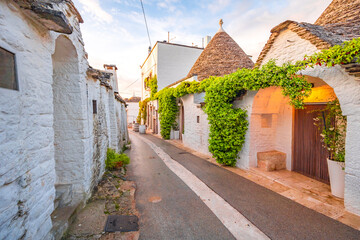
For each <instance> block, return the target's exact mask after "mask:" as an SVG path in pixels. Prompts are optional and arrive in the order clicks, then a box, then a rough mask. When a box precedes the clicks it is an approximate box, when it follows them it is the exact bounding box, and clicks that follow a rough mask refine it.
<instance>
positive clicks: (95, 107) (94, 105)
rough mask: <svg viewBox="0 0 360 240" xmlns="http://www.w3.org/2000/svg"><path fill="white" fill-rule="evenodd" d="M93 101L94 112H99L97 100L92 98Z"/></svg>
mask: <svg viewBox="0 0 360 240" xmlns="http://www.w3.org/2000/svg"><path fill="white" fill-rule="evenodd" d="M92 103H93V114H97V105H96V100H92Z"/></svg>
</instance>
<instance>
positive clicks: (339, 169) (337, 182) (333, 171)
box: [327, 159, 345, 198]
mask: <svg viewBox="0 0 360 240" xmlns="http://www.w3.org/2000/svg"><path fill="white" fill-rule="evenodd" d="M327 163H328V169H329V178H330V187H331V194H332V195H334V196H335V197H339V198H344V189H345V171H344V170H343V168H344V167H345V163H344V162H336V161H333V160H330V159H328V160H327Z"/></svg>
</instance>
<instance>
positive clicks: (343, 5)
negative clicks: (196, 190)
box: [315, 0, 360, 26]
mask: <svg viewBox="0 0 360 240" xmlns="http://www.w3.org/2000/svg"><path fill="white" fill-rule="evenodd" d="M359 22H360V0H333V1H332V2H331V3H330V5H329V6H328V7H327V8H326V9H325V11H324V12H323V13H322V14H321V16H320V17H319V18H318V19H317V20H316V22H315V24H316V25H320V26H325V25H328V24H346V23H352V24H354V23H359Z"/></svg>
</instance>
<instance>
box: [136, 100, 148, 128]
mask: <svg viewBox="0 0 360 240" xmlns="http://www.w3.org/2000/svg"><path fill="white" fill-rule="evenodd" d="M149 101H150V99H149V98H146V99H144V100H142V101H140V102H139V114H138V116H137V118H136V122H137V123H140V124H141V119H142V120H143V123H144V124H145V123H146V116H147V103H148V102H149Z"/></svg>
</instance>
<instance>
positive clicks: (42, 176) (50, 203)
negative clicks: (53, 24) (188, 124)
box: [0, 1, 127, 239]
mask: <svg viewBox="0 0 360 240" xmlns="http://www.w3.org/2000/svg"><path fill="white" fill-rule="evenodd" d="M58 9H59V10H62V11H64V12H65V14H66V15H67V17H68V20H69V21H70V23H71V25H72V26H73V27H74V31H73V33H72V34H67V35H66V34H65V35H63V36H65V37H62V34H59V33H55V32H52V31H49V30H47V29H46V28H45V27H43V26H42V25H40V24H37V23H36V21H30V20H29V19H28V18H27V17H26V16H24V12H23V11H22V10H20V9H19V8H18V7H17V5H16V4H13V1H0V32H1V34H0V47H3V48H5V49H7V50H9V51H11V52H13V53H15V55H16V68H17V74H18V82H19V91H16V90H8V89H3V88H0V159H1V164H0V239H20V238H23V239H50V238H51V236H50V230H51V228H52V220H51V217H50V215H51V213H52V212H53V211H54V208H55V205H54V201H55V197H56V194H55V192H56V188H55V184H56V183H58V184H71V185H72V195H71V198H70V202H71V203H73V202H75V201H78V200H82V201H85V200H86V198H87V197H88V196H89V195H90V193H91V188H92V186H93V185H94V183H95V182H96V181H97V179H98V178H99V177H100V175H101V174H102V172H103V171H104V164H103V161H104V156H105V155H104V150H105V147H107V145H106V142H107V141H108V140H107V137H106V135H101V140H96V138H95V136H94V132H93V131H94V125H95V124H94V123H95V121H94V119H93V116H92V101H91V100H92V98H89V95H91V94H92V96H93V98H95V99H97V100H98V103H104V104H103V105H102V106H103V112H105V115H106V116H102V117H101V118H103V120H101V121H103V122H104V123H106V125H107V126H109V117H108V115H109V114H107V112H108V111H110V110H109V109H108V104H109V99H110V98H114V96H113V95H111V94H110V92H109V91H107V90H106V89H105V87H104V86H101V87H100V85H99V81H97V82H94V81H93V80H91V81H93V83H91V81H88V80H87V77H86V71H87V69H88V62H87V60H86V57H85V50H84V46H83V42H82V37H81V33H80V29H79V23H78V20H77V18H76V16H74V15H72V14H70V13H71V11H69V10H68V5H67V4H66V3H65V2H63V3H60V4H59V5H58ZM66 12H68V13H69V14H67V13H66ZM59 36H60V38H59ZM57 39H60V40H59V41H63V40H64V41H65V42H66V41H67V43H70V45H68V46H72V47H71V48H72V49H73V50H70V49H71V48H66V49H64V48H62V49H61V50H62V53H64V54H68V53H71V54H72V56H73V59H75V60H74V62H71V64H70V65H68V63H69V62H66V58H64V59H65V61H64V62H63V63H61V65H63V67H61V68H57V66H58V63H60V62H61V61H54V62H53V59H52V56H53V54H54V53H55V49H56V44H58V43H59V41H57ZM58 46H59V47H61V46H64V45H63V44H60V45H58ZM69 51H70V52H69ZM74 51H75V52H74ZM60 59H62V58H61V57H60ZM58 60H59V59H58ZM74 66H76V68H77V69H73V70H71V71H68V72H67V70H66V69H70V68H72V67H74ZM53 67H54V68H53ZM53 69H54V70H53ZM61 69H65V72H62V70H61ZM58 70H59V71H58ZM76 70H77V73H75V72H74V71H76ZM53 74H54V78H53ZM57 78H58V80H60V78H63V79H64V80H66V81H68V80H72V81H74V82H66V83H65V82H64V83H61V84H60V85H57V84H58V83H59V81H56V79H57ZM87 83H89V84H88V85H87ZM54 101H55V102H58V103H59V105H57V106H58V108H57V109H55V106H54ZM100 105H101V104H100ZM98 106H99V105H98ZM116 106H118V108H122V111H121V112H120V113H119V114H118V116H117V118H118V119H120V120H122V124H123V125H124V123H125V125H126V113H125V108H124V104H121V103H120V102H118V101H116V102H115V108H116ZM119 106H120V107H119ZM57 110H59V111H57ZM75 112H76V114H75ZM90 112H91V114H90ZM100 112H101V111H100ZM64 116H67V117H66V118H64ZM61 119H62V120H64V121H63V123H64V125H63V124H59V125H57V120H61ZM65 123H66V124H68V125H66V124H65ZM72 124H74V125H72ZM67 126H68V128H67ZM70 126H71V127H70ZM54 127H55V129H54ZM56 128H57V129H58V131H57V130H56ZM61 129H62V130H63V135H62V137H60V138H59V136H60V135H59V132H60V130H61ZM70 129H71V130H72V131H69V130H70ZM101 131H104V132H109V129H108V128H107V127H104V126H101ZM120 131H124V128H123V127H122V128H121V130H120ZM117 132H119V131H117ZM118 135H119V138H120V135H121V134H118ZM122 135H123V136H125V137H126V136H127V132H126V133H124V132H122ZM123 136H122V137H123ZM79 138H80V139H79ZM55 139H57V140H59V141H58V142H57V140H55ZM62 140H64V141H65V142H67V143H66V144H65V145H63V146H64V147H65V146H67V148H66V149H68V150H66V149H65V148H64V149H63V150H65V151H63V152H62V153H63V154H64V155H62V154H59V155H56V152H55V148H56V146H57V145H55V144H57V143H60V144H63V143H64V141H62ZM94 141H95V142H94ZM73 142H76V144H73V145H72V146H71V147H72V149H70V148H68V146H69V144H71V143H73ZM97 144H99V145H100V146H101V147H100V149H101V153H100V156H101V157H99V158H98V159H99V161H98V160H96V161H94V158H93V156H94V152H95V149H96V146H95V145H97ZM59 150H60V148H59ZM95 155H96V154H95ZM60 157H62V163H65V162H66V163H69V165H67V166H68V167H69V166H73V167H74V168H73V169H70V168H68V167H65V165H59V164H61V161H56V159H58V160H61V159H60ZM96 164H99V165H96ZM64 167H65V168H64ZM56 169H57V170H59V171H57V170H56ZM60 169H62V170H60ZM69 179H72V180H73V181H68V180H69ZM69 204H70V203H69Z"/></svg>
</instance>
